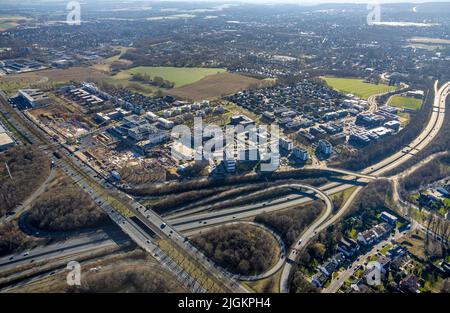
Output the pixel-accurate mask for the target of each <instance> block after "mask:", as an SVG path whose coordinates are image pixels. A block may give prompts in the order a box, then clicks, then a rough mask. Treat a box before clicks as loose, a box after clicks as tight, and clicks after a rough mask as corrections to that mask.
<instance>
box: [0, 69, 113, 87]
mask: <svg viewBox="0 0 450 313" xmlns="http://www.w3.org/2000/svg"><path fill="white" fill-rule="evenodd" d="M102 78H105V75H104V74H102V73H100V72H98V71H96V70H94V69H91V68H88V67H72V68H68V69H49V70H42V71H34V72H27V73H20V74H13V75H7V76H3V77H0V82H8V83H29V84H30V83H31V84H36V83H39V82H42V83H45V82H54V83H66V82H70V81H89V80H94V79H102Z"/></svg>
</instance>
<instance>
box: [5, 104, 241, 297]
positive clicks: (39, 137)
mask: <svg viewBox="0 0 450 313" xmlns="http://www.w3.org/2000/svg"><path fill="white" fill-rule="evenodd" d="M0 98H1V99H0V101H1V102H2V104H3V106H4V107H5V108H6V107H7V106H8V105H9V104H8V102H7V99H5V98H4V97H0ZM9 114H10V115H11V116H10V117H11V120H10V122H11V123H14V124H15V126H16V128H17V129H20V131H21V132H23V133H24V134H26V137H27V138H30V139H31V141H32V142H34V143H43V144H46V145H48V146H49V147H52V148H53V149H54V151H59V152H60V155H59V157H56V156H55V155H53V160H54V162H55V164H56V165H57V166H59V167H61V168H62V169H63V170H64V171H65V172H66V174H68V176H69V177H71V178H72V179H73V180H74V181H75V183H76V184H78V185H79V186H80V187H81V188H82V189H84V190H85V191H86V192H87V193H88V194H89V195H90V196H91V197H92V198H93V199H94V200H95V201H96V202H97V203H98V204H99V206H100V207H102V208H103V209H104V211H105V212H106V213H107V214H108V216H109V217H110V218H111V219H112V220H113V221H114V222H115V223H116V224H117V225H118V226H119V227H120V228H121V229H122V230H123V231H124V232H125V233H126V234H127V235H129V236H130V238H131V239H133V241H135V242H136V243H137V244H138V245H139V246H140V247H141V248H143V249H144V250H145V251H148V252H149V253H151V254H152V255H153V256H154V257H155V258H156V259H157V260H158V261H160V262H161V264H163V265H164V266H166V267H168V268H169V269H170V270H171V271H172V272H174V273H175V275H176V276H177V277H178V279H179V280H180V281H182V282H183V283H184V284H185V285H186V286H188V287H189V288H190V289H191V290H192V291H194V292H202V291H207V289H206V288H204V287H202V286H201V283H199V282H198V281H196V280H195V279H194V278H192V277H191V276H190V275H189V274H188V273H187V272H186V271H185V270H184V269H183V268H182V267H181V266H180V265H179V264H177V263H176V262H175V261H174V260H172V259H171V258H170V257H169V256H168V255H167V254H166V252H164V251H163V250H162V249H161V248H160V247H159V246H158V244H157V243H155V240H154V238H153V237H154V236H155V235H156V236H158V237H160V238H163V239H165V240H168V242H171V244H173V245H174V246H175V247H176V249H178V250H180V251H181V252H182V254H183V255H184V256H185V257H187V258H190V259H191V261H192V262H193V264H196V267H197V270H198V271H205V275H207V276H209V277H210V278H211V279H213V280H214V279H216V281H217V283H218V286H223V288H225V289H228V290H230V291H241V292H245V291H246V289H244V288H243V287H241V286H240V285H239V284H238V283H236V282H235V281H234V280H233V278H232V277H228V276H227V273H221V272H218V271H217V269H216V268H215V266H214V264H213V263H212V262H211V261H210V260H209V259H207V258H206V257H205V256H204V255H203V254H202V253H200V251H198V250H197V249H196V248H195V247H193V246H192V245H191V244H190V243H189V242H187V241H186V240H185V238H184V237H182V236H181V235H180V234H179V233H177V232H176V231H175V230H174V229H173V228H172V227H171V226H170V225H168V224H167V223H166V222H165V221H164V220H162V219H161V218H160V217H159V216H158V215H157V214H156V213H154V212H153V211H149V210H146V209H145V207H143V206H142V205H140V204H139V203H138V202H136V201H134V200H132V199H130V200H131V201H130V202H131V204H130V203H128V205H127V206H126V208H125V210H126V211H129V212H130V213H131V215H134V216H136V218H137V221H136V220H131V219H130V218H129V217H127V216H124V214H122V213H123V212H122V213H121V212H119V211H120V210H117V209H116V208H115V207H114V206H113V205H112V203H116V204H119V205H120V206H121V207H123V206H124V204H123V203H120V202H121V201H118V200H117V199H114V197H111V196H110V195H111V193H110V192H107V191H106V190H105V188H104V187H105V185H108V187H109V189H110V191H111V189H114V187H113V186H111V185H109V184H108V183H107V182H106V181H104V180H103V179H102V178H101V177H100V176H98V174H97V173H95V172H94V171H93V169H92V168H90V167H89V166H86V164H84V163H83V165H82V166H80V160H79V159H77V158H76V157H75V156H74V154H73V153H72V152H71V151H70V150H69V149H67V148H66V147H65V146H64V145H63V144H61V143H55V142H54V141H53V138H52V137H51V136H49V135H48V134H47V133H46V132H45V131H44V130H43V129H42V128H41V126H40V125H38V124H36V123H33V122H32V121H30V120H29V119H28V118H27V117H26V114H23V113H22V112H20V111H11V110H10V112H9ZM13 116H14V118H12V117H13ZM61 154H62V155H61ZM114 191H115V192H116V193H120V191H118V190H114ZM122 210H123V208H122ZM144 214H145V215H144ZM137 223H139V224H137ZM146 228H147V229H146ZM224 274H225V275H224Z"/></svg>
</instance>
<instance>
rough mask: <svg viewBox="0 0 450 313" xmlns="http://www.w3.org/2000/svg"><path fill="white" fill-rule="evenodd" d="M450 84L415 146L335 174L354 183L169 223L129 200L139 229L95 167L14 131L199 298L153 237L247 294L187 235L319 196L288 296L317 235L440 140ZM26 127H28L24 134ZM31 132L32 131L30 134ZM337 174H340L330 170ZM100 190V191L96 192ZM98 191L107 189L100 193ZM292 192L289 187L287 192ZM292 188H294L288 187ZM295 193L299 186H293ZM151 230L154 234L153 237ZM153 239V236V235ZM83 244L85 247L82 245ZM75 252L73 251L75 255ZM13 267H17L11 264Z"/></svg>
mask: <svg viewBox="0 0 450 313" xmlns="http://www.w3.org/2000/svg"><path fill="white" fill-rule="evenodd" d="M449 86H450V83H446V84H444V85H443V86H442V87H441V88H438V82H437V81H436V83H435V100H434V105H433V112H432V114H431V116H430V120H429V122H428V124H427V126H426V127H425V128H424V130H423V132H422V133H421V134H420V135H419V136H418V137H417V138H416V139H415V140H413V142H412V143H410V144H409V145H408V146H407V147H406V148H404V149H403V150H402V151H399V152H398V153H396V154H394V155H392V156H390V157H388V158H386V159H385V160H383V161H382V162H379V163H377V164H376V165H373V166H371V167H369V168H366V169H364V170H362V171H361V172H360V173H355V172H350V171H342V170H336V171H337V172H340V173H341V174H343V175H348V176H345V177H344V178H343V179H347V180H348V181H349V182H347V183H345V182H331V183H328V184H326V185H324V186H322V187H320V188H315V187H312V186H308V185H301V186H296V187H299V188H301V189H303V190H307V192H306V195H307V196H306V197H305V196H304V195H298V194H293V195H289V196H286V197H284V198H281V199H277V200H273V201H268V202H264V203H259V204H252V205H246V206H241V207H237V208H231V209H225V210H221V211H220V212H208V213H205V212H200V213H198V214H193V215H185V216H183V215H182V214H181V215H178V216H174V217H171V216H170V215H169V216H167V217H166V218H165V219H163V218H161V217H160V216H159V215H158V214H156V213H155V212H153V211H151V210H147V209H146V208H145V207H143V206H142V205H141V204H140V203H138V202H136V201H134V199H132V198H130V197H128V198H129V201H127V203H126V206H127V208H128V209H129V210H130V211H131V212H132V214H133V215H134V216H136V217H138V219H139V221H140V222H141V223H143V225H144V226H143V225H142V224H141V223H139V225H138V224H136V222H135V221H134V220H132V219H130V218H129V217H126V216H124V215H123V214H121V213H119V211H118V210H117V209H116V208H115V207H114V206H113V205H111V199H110V198H109V197H110V196H109V193H108V192H104V190H103V189H106V190H112V189H114V192H116V193H121V192H120V191H118V190H116V189H115V188H114V186H112V185H111V184H109V183H108V182H107V181H106V180H104V179H103V178H101V177H100V176H99V175H98V173H96V172H95V171H94V170H93V169H92V168H91V167H89V166H88V165H86V164H85V163H84V162H82V161H81V160H79V159H78V158H76V157H75V156H74V155H73V153H72V152H71V151H69V150H67V149H66V148H65V147H64V146H63V145H61V144H58V143H55V142H53V140H52V138H51V137H49V136H48V135H47V134H46V133H45V132H43V131H42V130H41V129H40V128H39V127H38V125H35V124H34V123H32V122H30V120H28V119H27V118H26V117H25V116H24V115H22V113H21V112H17V114H18V115H20V116H21V120H22V121H21V122H22V123H18V124H19V125H15V126H16V127H17V129H19V130H20V131H21V132H26V133H27V135H28V136H29V137H30V139H32V140H33V141H35V142H40V143H42V144H43V145H45V146H46V147H50V148H53V149H57V150H58V151H63V152H64V154H65V155H64V157H63V158H56V157H55V156H54V155H53V156H52V157H53V160H54V162H55V164H56V165H57V166H58V167H60V168H61V169H63V170H64V172H66V174H68V176H70V177H71V178H72V179H73V180H74V182H75V183H77V184H78V185H79V186H80V187H81V188H82V189H84V190H85V191H86V192H88V193H89V194H90V195H91V197H92V198H93V199H94V200H95V201H96V202H97V203H98V204H99V205H100V206H101V207H102V208H103V209H104V210H105V212H106V213H107V214H108V215H109V216H110V218H111V219H112V220H113V221H114V222H115V223H116V224H117V225H118V226H119V227H120V228H121V229H122V230H123V232H125V233H126V234H127V235H128V236H129V237H130V238H131V239H132V240H133V241H134V242H136V243H137V244H138V245H139V246H140V247H142V248H143V249H144V250H145V251H148V252H149V253H151V254H152V255H153V256H154V257H155V258H156V259H158V260H159V261H160V262H161V263H162V264H163V265H164V266H166V267H167V268H169V269H170V270H171V271H172V272H174V273H176V275H177V276H178V278H179V279H180V280H181V281H183V282H184V283H185V285H186V286H189V288H191V290H192V291H194V292H203V291H207V290H205V289H204V288H202V287H201V285H200V284H199V283H198V282H196V281H195V279H193V278H192V277H190V276H189V274H187V273H186V272H185V271H184V270H183V269H182V268H180V266H178V265H177V264H176V262H174V261H173V260H171V259H170V257H169V256H167V255H166V254H165V253H164V251H162V250H161V249H160V248H159V247H158V245H157V244H155V241H154V238H153V237H154V235H155V234H157V236H159V237H162V238H165V239H166V240H170V241H171V242H172V243H174V245H175V246H176V247H177V248H178V249H181V250H182V251H185V253H186V254H187V255H188V256H189V257H190V258H192V259H193V260H194V261H196V262H199V263H200V264H202V266H203V267H204V269H205V271H206V272H208V273H210V274H211V275H213V276H214V277H216V278H217V279H219V280H221V281H226V283H225V284H226V285H227V286H228V287H229V288H230V289H229V290H231V291H237V292H245V291H246V290H245V289H244V288H243V287H242V286H240V285H239V284H238V283H237V282H236V281H235V277H232V275H230V274H229V273H227V272H226V271H223V270H222V269H220V268H219V267H217V266H216V265H214V264H213V263H212V262H211V261H210V260H208V259H207V258H206V257H205V256H204V255H203V254H202V253H201V252H199V251H198V250H197V249H196V248H194V247H193V246H192V245H191V244H190V243H189V241H188V240H186V237H185V236H184V235H182V234H188V235H192V234H195V233H198V232H201V231H203V230H205V229H208V228H210V227H212V226H217V225H220V224H225V223H230V222H234V221H237V220H241V219H247V218H249V217H254V216H256V215H257V214H260V213H263V212H275V211H278V210H283V209H286V208H288V207H295V206H298V205H299V204H304V203H306V202H308V201H311V198H312V199H315V198H316V197H317V196H318V197H319V198H321V199H322V200H324V201H325V203H326V210H325V212H324V213H323V214H322V215H321V216H320V217H319V218H318V219H317V220H316V221H315V222H314V223H313V224H312V225H311V226H310V227H309V228H308V229H307V230H306V231H305V232H304V233H303V234H302V236H301V237H300V238H299V239H298V241H297V242H296V243H295V244H294V246H293V247H291V249H290V251H289V253H288V257H287V259H286V260H287V261H286V262H285V264H284V267H283V269H282V271H283V272H282V278H281V281H280V291H281V292H288V291H289V284H290V277H291V276H292V271H293V269H294V268H295V267H294V266H293V264H294V263H295V261H296V259H297V256H298V254H299V251H301V250H302V249H303V248H304V247H305V246H306V245H307V244H308V242H309V241H310V240H311V239H312V238H313V237H314V236H315V235H317V233H318V232H320V231H322V230H324V229H325V228H327V227H329V226H330V225H332V224H333V223H335V222H336V221H338V220H339V219H340V218H341V217H342V216H343V215H344V214H345V213H346V211H347V209H348V208H349V207H350V204H351V202H352V201H353V200H354V199H355V197H356V196H357V194H358V193H359V192H360V191H361V190H362V189H363V188H364V187H363V184H365V183H367V182H369V181H370V180H371V179H376V178H377V177H382V175H383V174H385V173H387V172H389V171H390V170H392V169H394V168H395V167H397V166H399V165H400V164H403V163H404V162H406V161H407V160H409V159H410V158H412V157H414V155H415V154H417V153H418V152H419V151H421V150H423V149H424V148H425V147H426V146H427V145H428V144H429V143H430V142H431V141H432V140H433V139H434V138H435V137H436V135H437V134H438V132H439V130H440V129H441V127H442V125H443V122H444V116H445V101H446V96H447V95H448V93H449ZM3 100H4V99H3ZM23 122H25V124H26V126H25V128H26V129H24V127H23ZM30 129H32V131H31V132H30V131H27V130H30ZM36 132H38V137H39V139H38V138H36ZM42 137H45V141H44V142H42ZM330 170H335V169H330ZM94 184H95V186H96V187H95V188H93V186H94ZM355 185H356V188H355V190H354V191H353V193H352V195H351V196H350V198H349V199H348V200H347V202H346V203H345V204H344V205H343V206H342V207H341V208H340V209H339V210H338V211H337V212H335V213H334V214H333V212H332V211H333V206H332V203H331V200H330V198H329V196H330V195H333V194H335V193H338V192H341V191H344V190H346V189H348V188H351V187H355ZM99 186H102V188H100V189H98V188H99ZM287 187H288V186H287ZM289 187H293V186H289ZM294 187H295V186H294ZM145 228H148V229H150V230H151V231H150V232H149V231H148V229H145ZM151 233H153V234H151ZM84 240H85V242H82V243H83V244H80V246H81V247H84V248H85V249H88V248H89V247H91V245H92V246H95V244H96V243H97V244H101V245H108V244H111V242H110V241H109V240H110V239H108V238H95V237H93V238H90V237H88V239H84ZM80 243H81V242H80ZM72 249H73V250H72ZM76 249H77V241H76V240H75V241H73V242H71V243H70V244H67V243H66V244H65V246H64V248H63V249H59V250H60V251H59V252H58V247H57V246H53V247H49V248H48V250H46V249H45V248H44V249H43V250H41V251H40V252H39V250H37V251H33V254H32V255H31V252H30V255H26V256H24V255H22V257H21V256H20V255H16V256H15V258H16V260H17V259H20V258H22V259H23V262H27V261H28V260H31V259H33V258H34V259H36V258H39V257H41V258H52V257H54V256H56V255H58V253H59V254H62V253H72V251H76ZM10 257H11V256H8V257H7V258H3V259H0V268H1V269H4V267H6V266H8V264H9V263H8V261H9V262H10V263H11V261H12V260H10V259H9V258H10ZM7 259H8V260H7ZM12 263H13V264H14V262H12Z"/></svg>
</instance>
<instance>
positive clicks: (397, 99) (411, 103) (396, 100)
mask: <svg viewBox="0 0 450 313" xmlns="http://www.w3.org/2000/svg"><path fill="white" fill-rule="evenodd" d="M389 105H392V106H395V107H397V108H400V109H410V110H418V109H420V108H421V107H422V100H420V99H416V98H411V97H404V96H393V97H391V98H390V99H389Z"/></svg>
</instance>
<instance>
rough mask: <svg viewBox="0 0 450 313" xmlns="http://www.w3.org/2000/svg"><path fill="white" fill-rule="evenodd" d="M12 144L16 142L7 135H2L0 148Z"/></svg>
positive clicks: (0, 136)
mask: <svg viewBox="0 0 450 313" xmlns="http://www.w3.org/2000/svg"><path fill="white" fill-rule="evenodd" d="M12 143H14V140H12V139H11V137H9V136H8V134H7V133H0V147H1V146H5V145H10V144H12Z"/></svg>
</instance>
